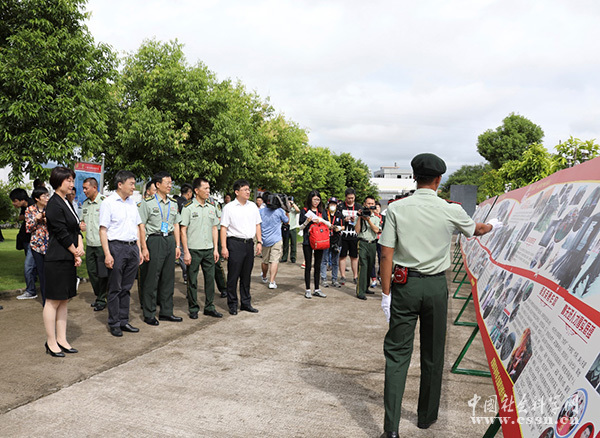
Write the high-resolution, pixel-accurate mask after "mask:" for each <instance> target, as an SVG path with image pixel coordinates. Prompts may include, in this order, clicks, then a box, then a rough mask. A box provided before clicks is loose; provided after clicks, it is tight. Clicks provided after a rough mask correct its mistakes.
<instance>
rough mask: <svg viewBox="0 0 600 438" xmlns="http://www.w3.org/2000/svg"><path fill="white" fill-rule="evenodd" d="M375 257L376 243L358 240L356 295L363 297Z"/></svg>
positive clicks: (367, 288)
mask: <svg viewBox="0 0 600 438" xmlns="http://www.w3.org/2000/svg"><path fill="white" fill-rule="evenodd" d="M375 257H377V243H375V242H370V243H369V242H366V241H364V240H359V241H358V282H357V283H356V295H357V296H359V297H364V296H365V293H367V291H368V290H369V284H371V278H370V275H371V270H372V269H374V266H375Z"/></svg>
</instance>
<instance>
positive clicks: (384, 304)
mask: <svg viewBox="0 0 600 438" xmlns="http://www.w3.org/2000/svg"><path fill="white" fill-rule="evenodd" d="M390 304H392V292H391V291H390V293H389V295H386V294H384V293H382V294H381V308H382V309H383V313H384V314H385V319H387V322H390Z"/></svg>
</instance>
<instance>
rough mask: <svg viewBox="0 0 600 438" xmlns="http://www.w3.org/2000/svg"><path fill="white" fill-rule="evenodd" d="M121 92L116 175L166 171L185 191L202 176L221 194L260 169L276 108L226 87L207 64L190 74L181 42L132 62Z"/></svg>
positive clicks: (112, 168) (144, 52) (159, 46)
mask: <svg viewBox="0 0 600 438" xmlns="http://www.w3.org/2000/svg"><path fill="white" fill-rule="evenodd" d="M114 88H115V94H116V95H118V96H119V98H118V102H119V110H118V111H117V114H116V122H115V124H114V127H113V130H114V136H113V141H112V142H111V143H110V144H109V146H108V152H109V153H108V154H107V171H108V173H109V175H110V174H111V173H115V172H116V171H118V170H119V169H121V168H128V169H130V170H132V171H133V172H134V173H135V174H136V175H137V176H139V177H140V178H149V177H150V176H151V175H153V174H154V173H156V172H157V171H159V170H167V171H169V172H170V173H171V174H172V175H173V178H174V179H175V181H176V182H178V183H182V182H184V181H191V180H192V179H193V178H195V177H197V176H198V175H202V176H205V177H206V178H207V179H209V180H210V181H211V182H212V186H213V187H214V189H215V190H230V187H231V185H232V183H233V181H234V180H235V179H238V178H240V177H249V175H252V174H253V169H254V167H255V166H261V160H260V159H259V156H258V152H259V147H260V146H261V145H263V146H265V147H266V145H265V142H264V141H263V140H262V139H261V138H260V135H261V127H262V126H263V124H264V122H265V120H266V119H268V118H269V117H270V115H271V114H272V112H273V110H272V107H271V106H270V105H268V104H267V103H266V102H263V101H261V99H260V98H259V96H257V95H256V94H254V93H248V92H246V90H245V88H244V86H243V85H242V84H240V83H235V84H234V83H232V82H231V81H222V82H219V81H218V80H217V79H216V76H215V74H214V73H212V72H211V71H209V70H208V68H207V67H206V66H204V65H203V64H202V63H197V64H196V65H195V66H189V65H188V64H187V62H186V59H185V56H184V54H183V45H181V44H180V43H178V42H177V41H171V42H169V43H162V42H158V41H156V40H147V41H145V42H144V43H143V44H142V46H141V47H140V49H139V50H138V51H137V52H136V53H133V54H130V55H129V56H127V57H126V58H125V60H124V68H123V72H122V75H121V77H120V78H119V80H118V81H117V83H116V84H115V87H114ZM275 164H276V165H275V166H274V167H275V168H277V163H275ZM267 180H268V178H267ZM252 183H253V184H255V183H256V181H253V182H252Z"/></svg>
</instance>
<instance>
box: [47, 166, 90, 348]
mask: <svg viewBox="0 0 600 438" xmlns="http://www.w3.org/2000/svg"><path fill="white" fill-rule="evenodd" d="M74 182H75V172H74V171H73V170H71V169H67V168H66V167H55V168H54V169H52V173H51V174H50V185H51V186H52V188H53V189H54V190H55V193H54V195H52V197H51V198H50V200H49V201H48V205H47V206H46V221H47V223H48V233H49V235H50V236H49V240H48V250H47V252H46V257H45V259H44V267H45V271H46V305H45V306H44V312H43V316H44V327H45V328H46V337H47V341H46V345H45V347H46V353H48V354H50V355H51V356H53V357H64V356H65V353H77V350H76V349H74V348H72V347H71V345H70V344H69V342H68V341H67V302H68V300H69V299H70V298H73V297H74V296H75V295H76V294H77V266H80V265H81V257H82V256H83V254H84V250H83V238H82V236H81V232H80V230H79V218H78V217H77V213H76V212H75V210H74V209H73V204H71V203H70V202H69V201H68V200H67V199H66V196H67V194H68V193H69V192H71V191H72V190H73V187H74V185H75V184H74Z"/></svg>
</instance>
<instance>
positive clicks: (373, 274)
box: [371, 240, 381, 278]
mask: <svg viewBox="0 0 600 438" xmlns="http://www.w3.org/2000/svg"><path fill="white" fill-rule="evenodd" d="M377 266H379V267H381V245H380V244H379V240H377ZM379 269H380V268H377V269H375V264H373V269H371V278H378V277H379Z"/></svg>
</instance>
